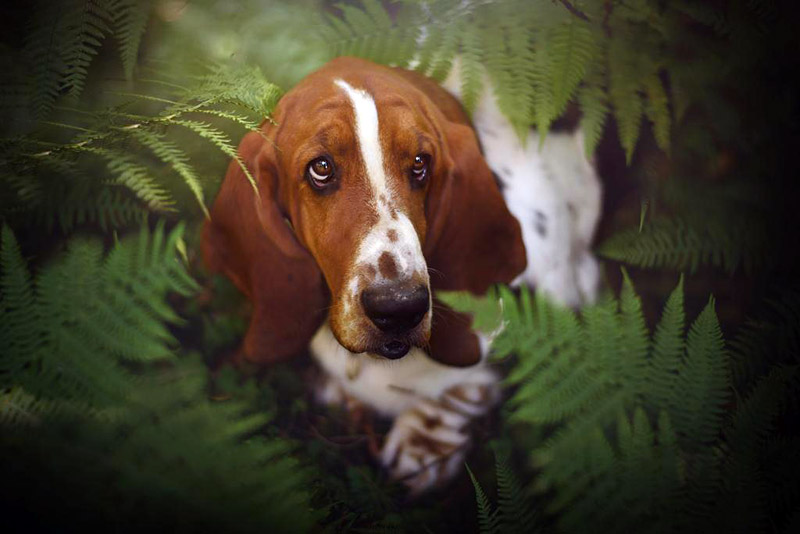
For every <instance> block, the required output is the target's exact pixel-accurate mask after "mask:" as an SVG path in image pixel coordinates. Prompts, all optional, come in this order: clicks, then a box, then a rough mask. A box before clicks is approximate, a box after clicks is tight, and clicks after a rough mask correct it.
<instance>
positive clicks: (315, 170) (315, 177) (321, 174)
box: [306, 157, 334, 188]
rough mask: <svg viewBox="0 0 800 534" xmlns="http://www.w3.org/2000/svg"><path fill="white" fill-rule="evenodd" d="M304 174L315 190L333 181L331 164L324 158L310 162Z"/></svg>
mask: <svg viewBox="0 0 800 534" xmlns="http://www.w3.org/2000/svg"><path fill="white" fill-rule="evenodd" d="M306 174H307V175H308V180H309V182H311V185H312V186H314V187H316V188H322V187H325V186H327V185H328V184H329V183H331V181H332V179H333V175H334V172H333V162H332V161H331V160H330V159H328V158H326V157H321V158H317V159H315V160H312V161H311V162H310V163H309V164H308V168H307V170H306Z"/></svg>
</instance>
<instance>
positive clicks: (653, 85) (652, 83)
mask: <svg viewBox="0 0 800 534" xmlns="http://www.w3.org/2000/svg"><path fill="white" fill-rule="evenodd" d="M644 90H645V94H646V95H647V103H646V104H645V108H644V110H645V113H646V115H647V118H648V119H650V122H651V123H652V124H653V134H654V136H655V138H656V142H657V143H658V146H659V148H661V150H663V151H664V152H667V153H669V148H670V137H671V129H672V115H671V114H670V112H669V106H668V101H669V99H668V98H667V93H666V91H665V89H664V85H663V83H662V82H661V78H660V77H659V76H658V74H657V73H653V74H650V75H649V76H646V77H645V79H644Z"/></svg>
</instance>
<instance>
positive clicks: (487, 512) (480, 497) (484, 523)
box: [466, 465, 499, 534]
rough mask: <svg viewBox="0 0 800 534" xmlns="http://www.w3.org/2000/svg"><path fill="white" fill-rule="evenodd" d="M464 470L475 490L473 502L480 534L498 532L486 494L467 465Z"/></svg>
mask: <svg viewBox="0 0 800 534" xmlns="http://www.w3.org/2000/svg"><path fill="white" fill-rule="evenodd" d="M466 468H467V473H468V474H469V478H470V480H472V485H473V487H474V488H475V500H476V501H477V503H478V528H479V529H480V532H481V534H495V533H497V532H499V530H498V526H499V525H498V521H497V511H496V510H492V505H491V504H490V503H489V499H488V497H486V493H485V492H484V491H483V488H482V487H481V485H480V483H479V482H478V479H477V478H475V475H474V474H473V473H472V470H471V469H470V468H469V466H468V465H467V466H466Z"/></svg>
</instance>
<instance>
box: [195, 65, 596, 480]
mask: <svg viewBox="0 0 800 534" xmlns="http://www.w3.org/2000/svg"><path fill="white" fill-rule="evenodd" d="M456 72H457V71H456ZM456 75H457V74H456ZM446 85H447V84H446ZM275 117H276V120H277V121H278V124H279V126H274V125H271V124H269V123H266V124H265V125H264V127H263V130H262V132H261V133H251V134H249V135H248V136H247V137H246V138H245V139H244V140H243V141H242V144H241V146H240V155H241V158H242V160H243V161H242V162H241V165H246V167H247V168H248V169H249V170H250V173H251V174H252V175H253V177H254V178H255V180H256V183H257V186H258V190H259V195H256V194H255V193H254V191H253V189H252V187H251V185H250V184H249V183H248V180H247V176H246V174H245V173H244V172H243V170H242V169H241V166H240V162H236V161H234V162H232V163H231V165H230V167H229V170H228V174H227V176H226V178H225V181H224V183H223V185H222V188H221V190H220V193H219V196H218V197H217V200H216V201H215V203H214V206H213V209H212V213H211V221H210V222H209V223H208V225H207V227H206V230H205V234H204V255H205V258H206V261H207V263H208V265H209V266H210V268H211V269H212V270H219V271H222V272H224V273H225V274H227V275H228V276H229V277H230V278H231V279H232V280H233V281H234V282H235V283H236V285H237V286H238V287H239V288H240V289H241V290H242V291H243V292H244V293H245V294H246V295H247V296H248V297H249V298H250V300H251V301H252V302H253V307H254V310H253V316H252V319H251V324H250V327H249V329H248V332H247V334H246V336H245V340H244V343H243V345H242V349H241V357H243V358H245V359H247V360H250V361H253V362H256V363H268V362H270V361H276V360H279V359H283V358H287V357H290V356H292V355H293V354H295V353H298V352H301V351H303V350H304V349H305V348H306V347H308V346H309V344H310V348H311V352H312V354H313V355H314V357H315V359H316V361H317V362H318V363H319V364H320V366H321V367H322V368H323V370H324V371H325V372H326V373H327V377H328V379H327V381H326V382H325V383H324V385H321V386H319V391H318V392H317V397H318V398H319V399H320V400H322V401H324V402H328V403H336V402H345V401H347V402H348V403H350V404H352V402H353V401H355V402H358V403H361V404H362V405H364V406H366V407H368V408H370V409H372V410H373V411H375V412H377V413H379V414H381V415H384V416H388V417H392V418H394V424H393V427H392V429H391V430H390V432H389V434H388V435H387V436H386V438H385V441H384V445H383V448H382V450H381V452H380V460H381V462H382V463H383V464H384V465H385V466H386V468H387V469H388V470H389V472H390V473H391V475H392V476H393V477H395V478H397V479H401V480H403V481H404V482H405V483H406V484H407V485H408V486H409V487H410V488H411V489H412V490H413V491H422V490H424V489H427V488H429V487H433V486H435V485H437V484H439V483H441V482H443V481H445V480H448V479H450V478H451V477H452V476H453V475H454V474H455V473H457V472H459V470H460V469H461V466H462V464H463V458H464V455H465V453H466V448H467V446H468V444H469V434H468V432H469V425H468V423H469V421H470V419H471V418H474V417H477V416H481V415H483V414H485V413H486V412H487V411H488V410H489V409H490V408H491V406H492V405H493V403H494V402H495V401H496V399H497V398H498V394H497V391H496V386H495V383H496V377H495V375H494V373H493V372H492V371H491V370H490V369H489V368H488V367H487V366H486V364H485V362H484V359H485V356H486V353H487V350H488V344H489V336H490V335H491V333H484V334H483V335H481V334H476V333H474V332H472V330H471V329H470V319H469V318H468V317H467V316H465V315H463V314H458V313H456V312H454V311H453V310H450V309H449V308H447V307H446V306H444V305H443V304H442V303H439V302H438V301H437V300H436V298H435V291H436V290H467V291H471V292H473V293H483V292H485V291H486V289H487V288H488V287H489V286H490V285H491V284H493V283H511V282H512V281H515V280H516V281H517V282H527V283H534V284H537V285H539V286H540V287H543V288H544V289H545V290H546V291H548V292H550V293H551V294H552V295H554V296H555V297H556V298H558V299H560V300H562V301H564V302H566V303H568V304H573V305H576V304H578V303H579V302H580V301H581V300H582V299H591V298H592V297H593V293H594V287H595V285H596V280H597V272H596V267H595V264H594V260H593V258H591V255H590V254H589V253H588V251H587V248H586V247H588V245H589V242H590V240H591V233H592V232H593V230H594V224H595V223H596V217H597V215H596V212H597V207H596V204H597V201H599V186H597V180H596V176H595V175H594V172H593V170H592V168H591V166H590V165H589V164H588V162H586V160H585V158H584V157H583V154H582V150H581V147H580V143H579V142H578V141H579V136H571V135H570V136H566V137H564V138H561V139H559V138H557V137H551V139H549V140H548V141H547V142H546V143H545V151H548V143H550V144H549V147H550V148H552V150H555V151H560V152H561V154H562V156H563V155H567V156H570V155H576V156H577V157H578V158H579V159H578V160H576V161H574V162H570V163H567V164H566V166H567V167H566V168H562V167H563V165H564V164H561V163H553V162H551V161H550V160H548V156H543V155H539V154H538V153H536V152H534V150H535V148H528V149H525V148H523V147H522V146H521V145H520V142H519V140H518V139H517V138H516V136H513V137H509V135H508V132H512V131H511V128H510V125H508V123H507V121H505V120H504V119H502V116H501V115H500V114H499V112H498V111H497V108H496V106H494V103H493V99H492V97H491V95H490V94H489V93H487V94H485V95H484V97H483V99H482V101H481V104H480V106H479V108H478V110H477V111H476V114H475V116H474V117H473V118H474V124H475V125H476V129H477V131H478V133H479V134H480V135H481V139H480V142H481V143H482V145H483V148H484V153H483V154H482V152H481V150H480V148H479V144H478V139H477V138H476V136H475V131H474V130H473V129H472V127H471V126H470V122H469V120H468V118H467V117H466V115H465V114H464V112H463V110H462V109H461V106H460V104H459V103H458V101H457V100H456V99H455V98H454V97H453V96H452V95H450V94H449V93H447V92H446V91H445V90H444V89H442V88H441V87H440V86H439V85H438V84H436V83H435V82H433V81H431V80H430V79H428V78H425V77H424V76H421V75H419V74H417V73H414V72H411V71H405V70H402V69H392V68H388V67H383V66H379V65H375V64H372V63H369V62H366V61H363V60H359V59H354V58H339V59H337V60H334V61H332V62H330V63H329V64H327V65H326V66H325V67H323V68H322V69H320V70H319V71H317V72H315V73H313V74H312V75H310V76H309V77H307V78H306V79H305V80H303V82H301V83H300V84H299V85H298V86H297V87H296V88H295V89H293V90H292V91H290V92H289V93H287V94H286V95H285V96H284V98H283V99H282V100H281V102H280V103H279V105H278V108H277V109H276V114H275ZM512 135H513V132H512ZM531 144H533V145H535V142H532V143H531ZM573 147H574V148H573ZM484 155H485V157H484ZM487 162H488V165H487ZM559 165H562V167H559ZM490 167H491V169H490ZM554 168H555V170H556V172H560V173H562V174H569V175H570V176H569V177H567V178H565V179H557V180H548V176H547V173H548V170H547V169H551V170H552V169H554ZM492 170H494V172H495V174H497V175H498V177H499V181H500V183H501V184H503V185H505V186H506V187H505V191H504V192H505V193H506V199H505V200H504V199H503V196H502V195H501V192H500V190H499V188H498V185H497V184H496V183H495V181H494V178H493V174H492ZM540 171H541V172H540ZM537 173H539V174H537ZM586 184H589V185H588V186H587V185H586ZM527 186H529V187H527ZM587 187H588V190H589V191H588V194H586V192H587V191H586V190H587ZM592 187H593V189H592ZM531 191H533V192H534V194H533V195H531V194H530V193H531ZM592 191H594V193H593V192H592ZM587 199H588V200H587ZM566 203H570V204H572V208H573V209H571V210H570V209H567V205H566ZM509 209H510V210H511V211H509ZM592 209H594V214H592V213H589V214H588V216H587V212H591V210H592ZM531 210H532V213H528V212H529V211H531ZM512 212H513V214H514V215H516V218H515V217H514V216H512ZM531 217H533V218H534V220H533V221H531ZM581 217H583V219H581ZM587 219H589V220H588V221H587ZM518 220H519V222H518ZM531 223H533V225H534V227H533V228H532V229H531V228H528V226H530V224H531ZM543 227H544V230H542V228H543ZM523 236H524V237H525V238H526V241H525V243H524V245H523ZM548 236H550V237H549V238H548ZM553 240H556V241H557V242H556V243H555V244H552V243H551V242H552V241H553ZM529 241H531V242H530V243H529ZM537 241H538V242H546V243H547V246H548V247H550V248H547V247H545V246H544V245H541V246H540V244H539V243H538V242H537ZM526 247H527V252H526ZM540 248H541V249H543V250H545V251H547V252H546V254H545V257H544V259H540V258H539V257H538V256H537V251H538V250H539V249H540ZM550 249H553V250H554V251H555V252H550ZM526 261H527V264H528V269H527V270H526V268H525V265H526ZM429 273H430V274H429ZM381 356H382V357H381ZM389 360H393V361H389Z"/></svg>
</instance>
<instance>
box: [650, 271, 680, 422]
mask: <svg viewBox="0 0 800 534" xmlns="http://www.w3.org/2000/svg"><path fill="white" fill-rule="evenodd" d="M684 328H685V317H684V312H683V276H682V275H681V277H680V279H679V280H678V285H677V286H676V287H675V289H674V290H673V291H672V293H671V294H670V296H669V298H668V299H667V304H666V306H665V307H664V312H663V314H662V315H661V321H659V323H658V326H657V327H656V332H655V335H654V337H653V349H652V355H651V358H650V362H649V363H650V366H649V373H650V379H649V380H648V382H649V384H650V388H649V391H648V392H646V394H645V399H646V401H647V402H648V404H649V405H650V406H651V407H652V408H653V409H654V410H658V411H660V410H672V409H673V407H672V406H670V402H672V401H673V400H674V399H675V396H674V391H675V387H676V385H677V379H678V373H679V371H680V370H681V368H682V367H683V353H684V341H683V339H684Z"/></svg>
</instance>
